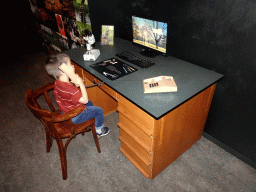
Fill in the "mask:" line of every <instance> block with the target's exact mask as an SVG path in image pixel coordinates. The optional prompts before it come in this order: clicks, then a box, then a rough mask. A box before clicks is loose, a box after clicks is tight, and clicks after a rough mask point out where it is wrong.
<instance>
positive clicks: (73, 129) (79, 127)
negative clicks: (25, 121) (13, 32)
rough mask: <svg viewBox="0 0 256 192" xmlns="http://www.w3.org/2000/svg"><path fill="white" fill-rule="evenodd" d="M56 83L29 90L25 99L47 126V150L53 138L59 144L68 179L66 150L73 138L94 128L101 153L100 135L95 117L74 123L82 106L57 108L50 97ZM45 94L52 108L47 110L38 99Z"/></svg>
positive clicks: (64, 173) (94, 134)
mask: <svg viewBox="0 0 256 192" xmlns="http://www.w3.org/2000/svg"><path fill="white" fill-rule="evenodd" d="M53 88H54V83H49V84H47V85H45V86H43V87H42V88H40V89H38V90H36V91H33V90H32V89H29V90H27V92H26V95H25V101H26V104H27V106H28V107H29V109H30V110H31V112H32V113H33V114H34V116H35V117H36V118H38V119H39V120H40V121H41V122H42V123H43V124H44V126H45V132H46V151H47V152H50V148H51V146H52V138H54V139H55V140H56V142H57V144H58V148H59V153H60V161H61V168H62V176H63V179H64V180H66V179H67V157H66V151H67V147H68V144H69V142H70V141H71V139H73V138H74V137H76V135H77V134H80V133H82V135H84V132H88V131H91V130H92V133H93V137H94V141H95V144H96V147H97V150H98V152H99V153H100V152H101V150H100V145H99V141H98V137H97V134H96V129H95V126H94V123H95V119H94V118H92V119H90V120H88V121H86V122H84V123H80V124H73V123H72V120H71V118H73V117H75V116H77V115H78V114H79V113H81V112H82V107H77V108H76V109H74V110H72V111H70V112H68V113H65V114H62V113H61V112H60V111H59V110H56V109H55V108H54V106H53V104H52V101H51V99H50V97H49V94H48V92H49V91H51V90H53ZM41 95H44V97H45V99H46V102H47V104H48V106H49V108H50V109H51V111H49V110H45V109H41V107H40V106H39V104H38V102H37V99H38V98H39V96H41ZM64 138H68V139H67V141H66V143H65V146H64V145H63V142H62V139H64Z"/></svg>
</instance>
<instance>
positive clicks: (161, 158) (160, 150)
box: [151, 84, 216, 179]
mask: <svg viewBox="0 0 256 192" xmlns="http://www.w3.org/2000/svg"><path fill="white" fill-rule="evenodd" d="M215 87H216V84H214V85H212V86H211V87H209V88H207V89H206V90H204V91H203V92H201V93H200V94H198V95H196V96H195V97H193V98H192V99H190V100H188V101H187V102H185V103H184V104H183V105H181V106H179V107H178V108H176V109H175V110H173V111H171V112H170V113H168V114H167V115H165V116H164V117H162V118H161V119H159V120H158V125H157V126H156V127H155V130H154V134H153V135H154V141H153V168H152V177H151V179H153V178H154V177H156V176H157V175H158V174H159V173H160V172H162V171H163V170H164V169H165V168H166V167H167V166H169V165H170V164H171V163H172V162H173V161H174V160H176V159H177V158H178V157H179V156H180V155H181V154H182V153H184V152H185V151H186V150H188V149H189V148H190V147H191V146H192V145H193V144H194V143H196V142H197V141H198V140H199V139H200V138H201V136H202V133H203V130H204V126H205V122H206V118H207V116H208V112H209V108H210V104H211V101H212V97H213V94H214V90H215Z"/></svg>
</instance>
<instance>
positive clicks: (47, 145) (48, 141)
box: [45, 129, 52, 153]
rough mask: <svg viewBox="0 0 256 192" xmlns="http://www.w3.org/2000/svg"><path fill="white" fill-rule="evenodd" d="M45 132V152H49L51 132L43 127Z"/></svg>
mask: <svg viewBox="0 0 256 192" xmlns="http://www.w3.org/2000/svg"><path fill="white" fill-rule="evenodd" d="M45 132H46V151H47V153H49V152H50V149H51V146H52V135H51V133H50V132H49V131H48V130H46V129H45Z"/></svg>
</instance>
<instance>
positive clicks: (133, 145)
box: [120, 129, 152, 166]
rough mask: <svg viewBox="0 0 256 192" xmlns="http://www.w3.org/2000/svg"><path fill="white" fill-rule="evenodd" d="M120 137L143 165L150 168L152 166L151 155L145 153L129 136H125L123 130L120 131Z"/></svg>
mask: <svg viewBox="0 0 256 192" xmlns="http://www.w3.org/2000/svg"><path fill="white" fill-rule="evenodd" d="M120 136H121V137H122V138H123V140H124V141H126V143H128V144H129V146H130V148H132V149H133V151H134V152H135V153H136V154H137V156H139V158H140V159H141V161H142V162H144V163H145V165H147V166H150V165H151V164H152V154H150V153H149V152H148V151H146V150H145V149H144V148H143V147H142V146H141V145H140V144H139V143H138V142H136V141H135V140H134V138H133V137H131V136H130V135H129V134H127V133H126V132H125V131H124V130H123V129H120Z"/></svg>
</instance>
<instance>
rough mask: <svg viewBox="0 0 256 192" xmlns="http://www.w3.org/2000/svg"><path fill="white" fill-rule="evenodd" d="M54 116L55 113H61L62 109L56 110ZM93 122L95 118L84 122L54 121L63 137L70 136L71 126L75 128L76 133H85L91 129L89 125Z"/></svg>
mask: <svg viewBox="0 0 256 192" xmlns="http://www.w3.org/2000/svg"><path fill="white" fill-rule="evenodd" d="M52 114H53V115H54V116H55V115H61V114H62V113H61V111H60V110H56V111H54V112H53V113H52ZM91 124H93V120H88V121H86V122H84V123H79V124H73V123H72V122H71V120H70V121H63V122H61V123H54V125H55V128H56V130H57V131H58V133H59V134H60V137H61V138H68V137H70V135H71V132H70V130H71V127H72V128H73V130H74V132H75V134H79V133H83V132H87V131H90V130H91V129H89V128H88V127H89V126H90V125H91ZM85 127H86V128H85Z"/></svg>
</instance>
